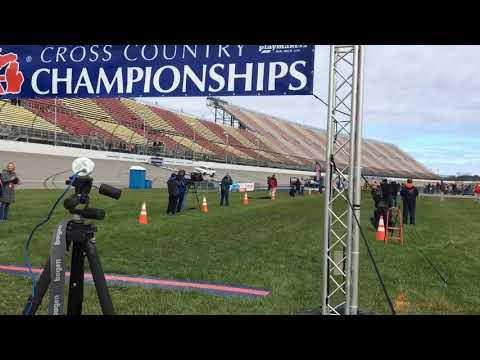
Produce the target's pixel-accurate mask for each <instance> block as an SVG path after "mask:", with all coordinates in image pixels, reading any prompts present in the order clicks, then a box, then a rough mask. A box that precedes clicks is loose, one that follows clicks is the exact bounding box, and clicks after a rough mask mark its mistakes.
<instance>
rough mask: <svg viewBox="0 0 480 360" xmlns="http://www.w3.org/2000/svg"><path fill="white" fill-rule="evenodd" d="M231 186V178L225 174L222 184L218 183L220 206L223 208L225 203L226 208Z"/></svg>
mask: <svg viewBox="0 0 480 360" xmlns="http://www.w3.org/2000/svg"><path fill="white" fill-rule="evenodd" d="M232 184H233V181H232V178H231V177H230V175H228V174H226V175H225V176H224V177H223V179H222V182H221V183H220V206H223V204H224V203H225V205H226V206H228V197H229V194H230V185H232Z"/></svg>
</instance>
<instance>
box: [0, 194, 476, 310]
mask: <svg viewBox="0 0 480 360" xmlns="http://www.w3.org/2000/svg"><path fill="white" fill-rule="evenodd" d="M59 193H60V191H56V190H23V191H22V190H21V191H18V192H17V202H16V203H15V204H13V205H12V208H11V214H10V217H11V219H10V220H9V221H8V222H4V223H0V264H23V248H24V244H25V241H26V238H27V235H28V233H29V232H30V230H31V229H32V227H33V226H34V225H35V224H36V223H38V222H39V221H40V220H41V219H43V218H44V217H45V216H46V214H47V212H48V209H49V208H50V206H51V204H53V201H54V199H55V198H56V197H57V196H58V194H59ZM264 195H265V194H264V193H254V194H252V197H253V198H252V199H251V203H250V205H248V206H243V205H242V203H241V195H240V194H232V198H231V206H230V207H229V208H226V209H225V208H220V207H219V206H218V197H217V195H216V194H213V193H210V194H208V204H209V213H208V214H202V213H200V212H199V211H195V210H188V211H186V212H184V213H182V214H180V215H179V216H175V217H167V216H166V215H165V206H166V192H165V191H163V190H149V191H128V190H127V191H124V193H123V196H122V198H121V199H120V200H119V201H115V200H111V199H108V198H105V197H102V196H100V195H98V194H93V195H92V206H95V207H100V208H104V209H105V210H106V211H107V217H106V219H105V220H104V221H101V222H97V224H98V228H99V232H98V233H97V248H98V250H99V254H100V256H101V259H102V264H103V267H104V270H105V272H108V273H120V274H131V275H154V276H159V277H162V278H172V279H185V280H186V279H189V280H197V281H211V282H225V283H232V284H244V285H249V286H254V287H261V288H268V289H271V290H272V295H271V296H269V297H266V298H260V299H259V298H256V299H244V298H223V297H219V296H212V295H206V294H202V293H195V292H182V291H171V290H162V289H151V288H147V289H142V288H132V287H110V291H111V294H112V298H113V302H114V306H115V310H116V312H117V313H118V314H295V313H297V312H298V311H301V310H303V309H309V308H317V307H318V306H319V305H321V294H320V293H321V284H322V245H323V236H322V231H323V216H322V214H323V197H322V196H321V195H312V196H308V195H307V196H305V197H304V198H294V199H290V198H288V197H287V195H286V194H280V198H279V200H278V201H276V202H272V201H270V200H266V199H261V197H262V196H264ZM364 198H365V199H364V200H363V202H362V214H361V221H362V225H363V228H364V230H365V233H366V235H367V237H368V240H369V241H370V244H371V247H372V250H373V252H374V255H375V258H376V260H377V264H378V266H379V268H380V271H381V273H382V275H383V277H384V280H385V284H386V286H387V289H388V291H389V293H390V294H391V296H392V298H393V299H395V298H396V297H397V296H398V295H399V294H400V293H403V294H404V295H405V299H406V301H405V302H403V303H398V304H397V305H396V307H397V309H396V310H397V312H398V313H400V314H472V313H476V314H479V313H480V299H479V294H480V281H478V276H479V274H480V243H479V242H480V237H479V235H478V234H480V222H479V221H478V219H479V215H480V205H479V204H474V202H473V200H468V199H445V200H444V201H440V200H439V199H436V198H428V199H427V198H420V200H419V203H418V206H417V211H418V219H417V222H418V224H417V225H416V230H417V233H418V234H419V235H420V236H416V237H414V236H413V234H412V231H411V228H409V227H407V228H406V246H405V247H404V248H401V247H400V246H398V245H396V244H388V245H384V244H383V243H382V242H376V241H375V240H374V239H375V235H374V232H373V229H371V226H370V225H369V222H368V218H369V217H370V214H371V212H372V204H371V200H370V196H369V195H368V194H364ZM189 200H190V199H189ZM142 201H146V202H147V207H148V214H149V221H150V224H149V225H146V226H141V225H138V224H137V217H138V214H139V210H140V206H141V203H142ZM190 205H192V204H191V202H190V204H189V206H190ZM63 218H68V214H67V213H66V211H65V210H64V209H63V207H61V206H60V207H59V208H58V209H57V210H56V212H55V215H54V217H53V218H52V220H51V221H50V223H49V224H47V225H45V226H44V227H43V228H41V230H40V231H39V232H38V233H37V234H36V236H35V237H34V239H33V243H32V246H31V259H32V263H33V265H35V266H40V265H43V264H44V262H45V259H46V258H47V255H48V250H49V242H50V239H51V234H52V231H53V229H54V227H55V226H56V224H57V223H58V222H59V221H60V220H61V219H63ZM419 248H420V249H422V250H423V252H424V253H425V254H427V255H428V257H429V258H430V259H431V260H432V261H433V262H434V263H435V265H436V266H437V267H438V268H439V269H440V270H441V272H442V273H443V274H444V275H445V276H446V277H447V278H448V285H445V284H443V283H442V282H441V281H440V279H439V277H438V275H437V274H436V273H435V272H434V271H433V270H432V269H431V267H430V266H429V265H428V263H427V262H426V261H425V259H424V258H423V257H422V255H421V254H420V253H419V252H418V251H417V250H416V249H419ZM360 250H361V258H360V279H359V287H360V293H359V305H360V308H361V309H366V310H372V311H375V312H377V313H380V314H388V307H387V305H386V302H385V298H384V296H383V293H382V291H381V290H380V287H379V285H378V281H377V279H376V277H375V274H374V272H373V270H372V266H371V263H370V262H369V260H368V257H367V253H366V250H365V246H364V245H363V243H362V244H361V248H360ZM85 289H86V291H85V303H84V313H87V314H99V313H100V307H99V305H98V301H97V299H96V294H95V291H94V287H93V286H89V285H87V286H86V288H85ZM29 292H30V280H29V279H26V278H19V277H13V276H10V275H3V274H0V314H19V313H21V311H22V309H23V306H24V304H25V301H26V298H27V296H28V294H29ZM47 302H48V299H47V298H45V300H44V303H43V305H42V307H41V309H40V311H39V313H46V306H45V305H46V303H47Z"/></svg>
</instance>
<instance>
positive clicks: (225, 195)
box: [167, 170, 233, 215]
mask: <svg viewBox="0 0 480 360" xmlns="http://www.w3.org/2000/svg"><path fill="white" fill-rule="evenodd" d="M232 184H233V180H232V178H231V177H230V175H229V174H228V173H227V174H226V175H225V176H224V177H223V179H222V181H221V182H220V184H219V186H220V206H228V205H229V194H230V186H231V185H232ZM188 189H189V184H188V182H187V179H186V177H185V170H179V171H178V172H176V173H172V175H170V178H169V179H168V181H167V190H168V206H167V215H169V214H171V215H175V214H176V213H179V212H181V211H182V209H184V208H185V206H186V202H187V197H186V194H187V192H188Z"/></svg>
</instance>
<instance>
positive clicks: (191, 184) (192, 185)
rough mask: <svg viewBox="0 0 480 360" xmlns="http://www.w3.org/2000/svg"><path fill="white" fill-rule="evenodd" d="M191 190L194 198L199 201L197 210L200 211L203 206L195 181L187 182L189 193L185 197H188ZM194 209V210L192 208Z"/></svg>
mask: <svg viewBox="0 0 480 360" xmlns="http://www.w3.org/2000/svg"><path fill="white" fill-rule="evenodd" d="M190 189H191V193H192V195H193V197H194V198H195V200H197V208H198V209H199V210H200V209H201V206H200V199H199V198H198V190H197V184H196V183H195V182H194V181H192V182H190V181H189V182H187V192H186V194H185V196H188V193H189V192H190ZM192 209H194V208H192Z"/></svg>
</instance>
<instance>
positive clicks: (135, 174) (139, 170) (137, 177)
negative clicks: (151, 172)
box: [129, 166, 147, 189]
mask: <svg viewBox="0 0 480 360" xmlns="http://www.w3.org/2000/svg"><path fill="white" fill-rule="evenodd" d="M146 176H147V170H146V169H144V168H143V167H141V166H132V167H131V168H130V181H129V188H130V189H145V177H146Z"/></svg>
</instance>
